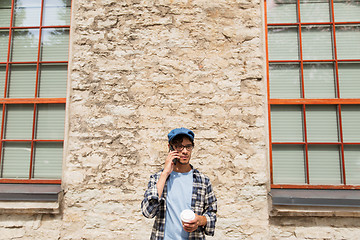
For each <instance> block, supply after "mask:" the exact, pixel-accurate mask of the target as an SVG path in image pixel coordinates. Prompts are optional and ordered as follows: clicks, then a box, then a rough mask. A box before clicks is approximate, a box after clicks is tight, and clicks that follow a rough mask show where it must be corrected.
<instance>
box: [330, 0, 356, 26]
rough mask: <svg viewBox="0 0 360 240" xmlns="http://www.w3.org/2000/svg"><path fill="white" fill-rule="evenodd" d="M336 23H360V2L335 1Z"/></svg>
mask: <svg viewBox="0 0 360 240" xmlns="http://www.w3.org/2000/svg"><path fill="white" fill-rule="evenodd" d="M334 12H335V21H336V22H351V21H360V0H334Z"/></svg>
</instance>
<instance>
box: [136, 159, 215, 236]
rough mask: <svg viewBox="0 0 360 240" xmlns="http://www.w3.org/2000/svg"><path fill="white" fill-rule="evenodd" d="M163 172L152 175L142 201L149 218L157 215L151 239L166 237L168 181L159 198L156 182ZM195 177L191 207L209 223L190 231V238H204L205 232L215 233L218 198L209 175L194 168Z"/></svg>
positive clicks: (146, 215) (145, 213)
mask: <svg viewBox="0 0 360 240" xmlns="http://www.w3.org/2000/svg"><path fill="white" fill-rule="evenodd" d="M191 168H192V166H191ZM161 173H162V170H161V171H159V172H157V173H156V174H154V175H151V176H150V181H149V184H148V188H147V190H146V191H145V194H144V200H143V201H142V202H141V210H142V213H143V215H144V216H145V217H147V218H153V217H155V221H154V225H153V229H152V233H151V237H150V239H151V240H163V239H164V231H165V215H166V214H165V212H166V195H167V181H166V183H165V186H164V190H163V193H162V195H161V198H160V199H159V195H158V190H157V187H156V183H157V182H158V180H159V178H160V175H161ZM193 178H194V180H193V192H192V199H191V208H192V210H193V211H194V212H195V213H196V214H198V215H200V216H205V217H206V220H207V223H206V226H202V227H199V228H198V229H197V230H196V231H194V232H192V233H190V234H189V240H203V239H205V234H206V235H209V236H213V235H214V232H215V222H216V212H217V200H216V197H215V194H214V192H213V189H212V186H211V183H210V180H209V178H208V177H207V176H205V175H204V174H202V173H200V172H199V171H198V170H196V169H194V171H193Z"/></svg>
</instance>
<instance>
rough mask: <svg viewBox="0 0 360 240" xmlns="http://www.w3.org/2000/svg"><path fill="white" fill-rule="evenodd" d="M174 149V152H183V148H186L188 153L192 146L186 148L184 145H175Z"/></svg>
mask: <svg viewBox="0 0 360 240" xmlns="http://www.w3.org/2000/svg"><path fill="white" fill-rule="evenodd" d="M174 148H175V149H176V151H182V150H184V148H186V150H187V151H189V152H190V151H191V150H193V148H194V146H193V145H191V144H189V145H186V146H184V145H175V146H174Z"/></svg>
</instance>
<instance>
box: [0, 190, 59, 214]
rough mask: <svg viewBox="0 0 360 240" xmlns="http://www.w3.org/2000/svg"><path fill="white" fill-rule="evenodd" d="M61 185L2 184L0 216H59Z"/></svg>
mask: <svg viewBox="0 0 360 240" xmlns="http://www.w3.org/2000/svg"><path fill="white" fill-rule="evenodd" d="M61 198H62V191H61V185H55V184H0V214H39V213H40V214H59V213H60V200H61Z"/></svg>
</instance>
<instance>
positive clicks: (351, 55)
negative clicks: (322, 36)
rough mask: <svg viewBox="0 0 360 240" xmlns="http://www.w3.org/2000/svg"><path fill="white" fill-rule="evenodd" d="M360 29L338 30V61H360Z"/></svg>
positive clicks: (341, 28)
mask: <svg viewBox="0 0 360 240" xmlns="http://www.w3.org/2000/svg"><path fill="white" fill-rule="evenodd" d="M359 42H360V27H359V26H341V27H337V28H336V48H337V57H338V59H360V46H359Z"/></svg>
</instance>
